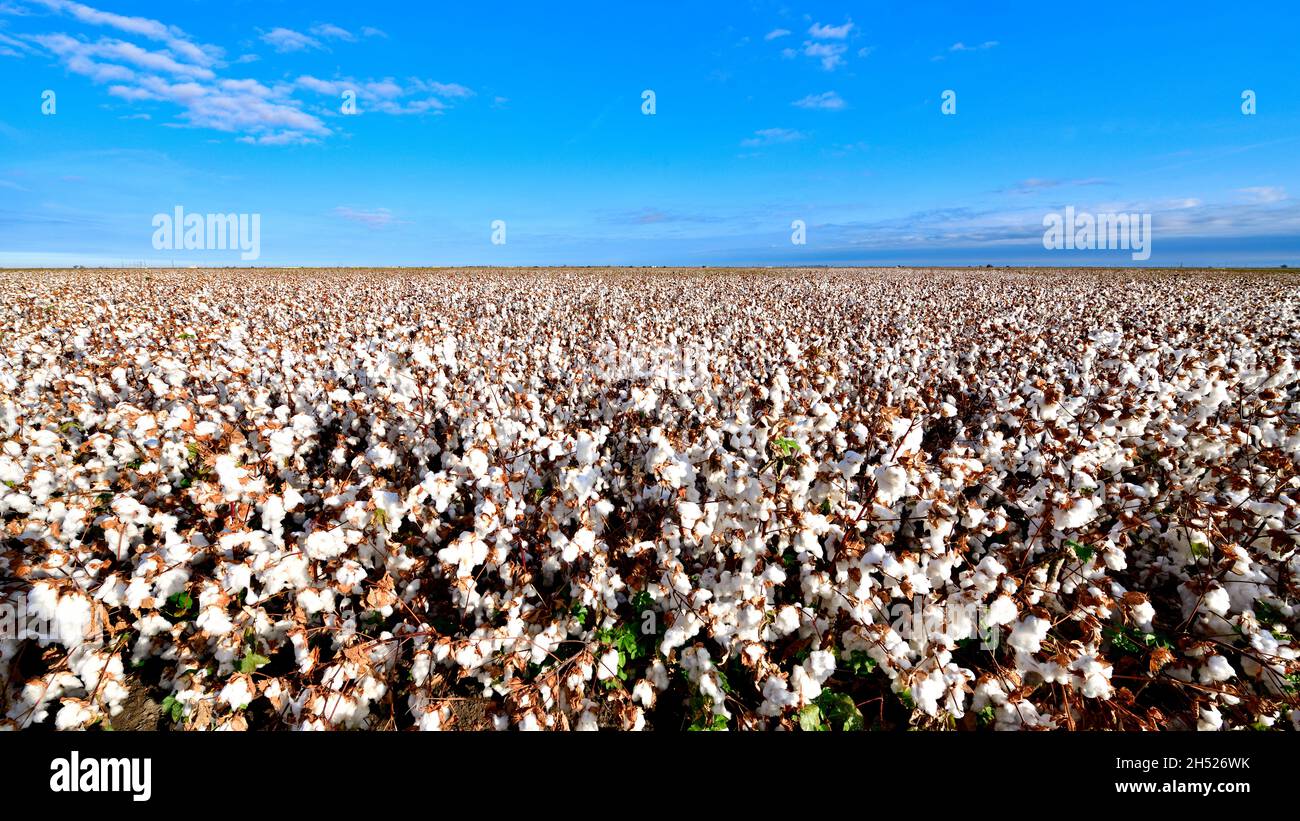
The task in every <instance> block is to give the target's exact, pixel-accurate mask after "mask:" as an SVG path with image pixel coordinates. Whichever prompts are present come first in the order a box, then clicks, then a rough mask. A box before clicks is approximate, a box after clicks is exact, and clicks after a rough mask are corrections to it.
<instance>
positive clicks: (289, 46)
mask: <svg viewBox="0 0 1300 821" xmlns="http://www.w3.org/2000/svg"><path fill="white" fill-rule="evenodd" d="M262 42H263V43H266V44H267V45H268V46H270V47H271V48H273V49H275V50H276V51H278V52H280V53H281V54H289V53H292V52H295V51H310V50H313V49H323V48H325V46H324V45H323V44H322V43H321V41H320V40H317V39H316V38H315V37H312V36H310V35H307V34H303V33H302V32H300V31H294V30H293V29H287V28H282V27H276V28H273V29H271V30H270V31H266V32H263V33H262Z"/></svg>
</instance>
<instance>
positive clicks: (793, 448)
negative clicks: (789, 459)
mask: <svg viewBox="0 0 1300 821" xmlns="http://www.w3.org/2000/svg"><path fill="white" fill-rule="evenodd" d="M772 447H773V448H774V449H775V450H776V452H777V453H779V454H781V455H782V456H793V455H795V454H796V453H798V452H799V443H798V442H796V441H795V440H793V439H787V438H785V437H783V436H778V437H777V438H775V439H773V440H772Z"/></svg>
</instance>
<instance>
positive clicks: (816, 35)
mask: <svg viewBox="0 0 1300 821" xmlns="http://www.w3.org/2000/svg"><path fill="white" fill-rule="evenodd" d="M851 31H853V23H852V21H850V22H847V23H844V24H843V25H839V26H828V25H823V24H821V23H813V24H812V26H811V27H809V29H808V36H809V37H812V38H813V39H815V40H844V39H846V38H847V37H848V36H849V32H851Z"/></svg>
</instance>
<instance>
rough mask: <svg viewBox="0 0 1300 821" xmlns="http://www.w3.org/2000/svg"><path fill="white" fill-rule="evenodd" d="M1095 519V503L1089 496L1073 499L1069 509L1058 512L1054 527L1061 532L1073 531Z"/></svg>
mask: <svg viewBox="0 0 1300 821" xmlns="http://www.w3.org/2000/svg"><path fill="white" fill-rule="evenodd" d="M1095 518H1097V502H1096V501H1095V500H1094V499H1093V498H1092V497H1090V496H1084V497H1081V498H1079V499H1075V500H1074V503H1073V504H1072V505H1070V506H1069V507H1066V508H1062V509H1060V510H1058V512H1057V515H1056V526H1057V527H1058V528H1060V529H1061V530H1075V529H1077V528H1080V527H1083V526H1084V525H1086V524H1088V523H1089V522H1091V521H1092V520H1093V519H1095Z"/></svg>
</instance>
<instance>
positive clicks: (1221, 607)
mask: <svg viewBox="0 0 1300 821" xmlns="http://www.w3.org/2000/svg"><path fill="white" fill-rule="evenodd" d="M1201 603H1202V605H1203V606H1204V607H1205V608H1206V609H1207V610H1209V611H1210V612H1211V613H1214V614H1215V615H1218V616H1225V615H1227V613H1228V609H1229V608H1230V607H1231V606H1232V597H1231V596H1229V595H1228V591H1227V590H1225V589H1224V588H1222V587H1219V586H1217V585H1216V586H1214V587H1212V588H1210V589H1209V590H1208V591H1206V593H1205V598H1204V599H1202V600H1201Z"/></svg>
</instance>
